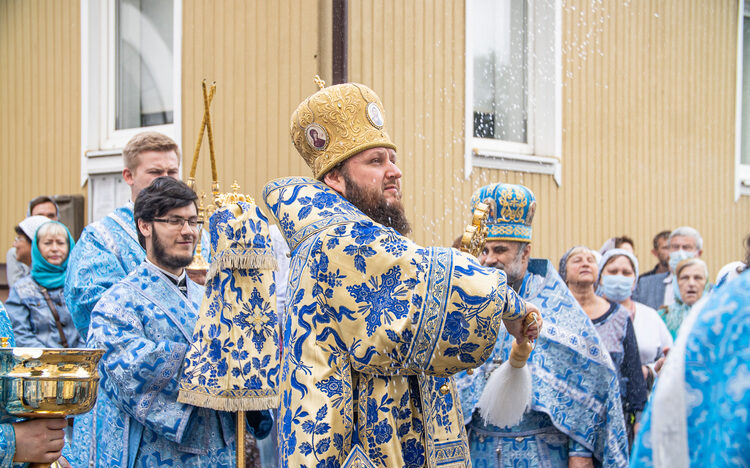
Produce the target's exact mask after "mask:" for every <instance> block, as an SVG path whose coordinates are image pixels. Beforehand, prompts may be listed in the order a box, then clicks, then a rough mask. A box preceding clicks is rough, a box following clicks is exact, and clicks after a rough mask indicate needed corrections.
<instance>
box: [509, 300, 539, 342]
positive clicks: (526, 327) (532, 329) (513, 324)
mask: <svg viewBox="0 0 750 468" xmlns="http://www.w3.org/2000/svg"><path fill="white" fill-rule="evenodd" d="M524 302H525V301H524ZM525 304H526V316H525V317H523V318H519V319H516V320H505V319H503V323H504V324H505V329H506V330H508V333H510V334H511V335H513V337H514V338H515V339H516V340H518V341H523V340H524V338H527V339H529V341H534V340H536V339H537V338H538V337H539V332H540V331H541V330H542V314H541V312H539V309H537V307H536V306H535V305H534V304H532V303H530V302H525Z"/></svg>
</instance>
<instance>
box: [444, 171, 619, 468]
mask: <svg viewBox="0 0 750 468" xmlns="http://www.w3.org/2000/svg"><path fill="white" fill-rule="evenodd" d="M479 202H483V203H486V204H488V205H489V206H490V216H489V219H488V227H489V235H488V236H487V243H486V245H485V249H484V252H483V253H482V254H481V255H480V257H479V260H480V263H482V265H486V266H491V267H494V268H498V269H501V270H503V271H504V272H505V274H506V275H507V277H508V285H510V286H511V287H513V289H515V290H516V291H517V292H518V294H519V296H521V298H522V299H524V300H526V301H528V302H531V303H532V304H534V305H536V306H537V307H538V308H539V310H540V311H541V312H542V315H543V316H544V319H545V328H544V329H543V330H542V333H541V334H540V335H539V339H538V340H537V342H536V348H535V350H534V351H533V352H532V354H531V359H530V360H529V364H528V366H529V369H530V371H531V375H532V389H533V391H532V400H531V407H530V409H528V410H527V411H526V413H525V414H524V415H523V417H522V419H521V421H520V422H518V423H517V424H516V425H515V426H513V427H502V428H501V427H495V426H493V425H491V424H488V423H485V422H484V421H483V420H482V418H481V417H480V415H479V411H478V409H477V403H478V401H479V397H480V395H481V394H482V391H483V390H484V389H485V385H486V384H487V380H488V378H489V376H490V374H491V373H492V372H493V371H494V370H495V369H496V368H497V367H498V366H499V364H500V363H501V362H503V361H504V360H507V359H508V354H509V352H510V348H511V344H512V341H513V337H512V336H510V335H509V334H508V333H507V332H505V330H501V332H500V334H499V335H498V340H497V343H496V345H495V349H494V351H493V353H492V356H491V357H490V359H489V360H488V361H487V362H486V363H485V364H484V365H482V366H481V367H480V368H478V369H476V370H475V371H474V372H472V373H471V374H469V373H466V372H464V373H462V374H459V377H458V378H457V386H458V388H459V394H460V397H461V405H462V408H463V415H464V418H465V422H466V424H467V429H468V433H469V448H470V451H471V461H472V466H474V467H475V468H490V467H517V466H545V467H559V468H563V467H565V468H567V467H592V466H594V465H595V464H596V465H598V466H612V467H615V466H623V465H626V464H627V460H628V455H627V436H626V433H625V424H624V421H623V417H622V409H621V407H620V396H619V387H618V383H617V374H616V373H615V370H614V368H613V367H612V363H611V361H610V359H609V355H608V353H607V351H606V349H604V348H603V347H602V345H601V343H600V339H599V337H598V335H597V333H596V330H595V329H594V326H593V324H592V323H591V321H590V320H589V319H588V317H587V316H586V314H585V313H584V312H583V310H581V308H580V306H579V305H578V303H577V302H576V301H575V299H574V298H573V296H572V295H571V294H570V291H569V290H568V288H567V287H566V286H565V284H564V283H563V281H562V280H561V278H560V276H559V275H558V274H557V272H556V271H555V269H554V268H553V267H552V265H551V264H550V262H549V261H548V260H544V259H531V258H530V255H531V233H532V229H531V222H532V219H533V217H534V212H535V211H536V201H535V198H534V195H533V193H532V192H531V191H530V190H529V189H528V188H526V187H524V186H522V185H510V184H492V185H487V186H485V187H482V188H480V189H479V190H478V191H477V192H476V193H475V194H474V196H473V197H472V206H476V204H477V203H479Z"/></svg>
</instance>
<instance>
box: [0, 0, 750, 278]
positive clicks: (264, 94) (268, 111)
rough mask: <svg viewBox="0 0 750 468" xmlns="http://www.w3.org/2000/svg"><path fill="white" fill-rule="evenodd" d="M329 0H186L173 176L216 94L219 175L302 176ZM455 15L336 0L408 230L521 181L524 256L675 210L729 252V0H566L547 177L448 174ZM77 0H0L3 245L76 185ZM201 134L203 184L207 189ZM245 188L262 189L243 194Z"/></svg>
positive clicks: (739, 228)
mask: <svg viewBox="0 0 750 468" xmlns="http://www.w3.org/2000/svg"><path fill="white" fill-rule="evenodd" d="M330 3H331V2H330V0H315V1H302V0H280V1H275V2H264V1H255V2H242V1H231V2H229V1H228V2H221V3H218V4H217V3H211V2H204V1H200V0H184V1H183V4H182V9H183V44H182V94H183V98H182V118H183V124H182V142H181V143H182V146H183V152H184V154H185V171H184V173H185V175H186V176H187V168H188V167H189V163H190V160H191V158H192V150H193V148H194V146H195V141H196V137H197V134H198V127H199V124H200V120H201V116H202V100H201V95H200V80H201V79H202V78H204V77H205V78H207V79H208V80H209V81H211V80H216V81H217V83H218V91H217V95H216V98H215V99H214V103H213V105H212V111H213V112H212V117H213V123H214V140H215V145H216V152H217V156H218V159H219V181H220V183H221V185H222V188H223V189H224V190H228V189H229V185H230V184H231V183H232V182H233V181H234V180H237V181H238V182H239V183H240V184H241V185H242V188H243V191H244V192H246V193H250V194H251V195H253V196H255V197H256V198H257V197H259V196H260V192H261V188H262V186H263V184H264V183H265V182H266V181H267V180H269V179H272V178H275V177H282V176H286V175H308V174H309V170H308V168H307V167H306V166H305V164H304V163H303V161H302V160H301V158H300V157H299V156H298V155H297V154H296V152H295V150H294V147H293V146H292V144H291V142H290V138H289V134H288V126H289V116H290V115H291V112H292V111H293V110H294V108H295V107H296V105H297V104H298V103H299V102H300V101H301V100H302V99H304V98H305V97H306V96H308V95H309V94H311V93H312V92H314V91H315V89H316V86H315V85H314V84H313V82H312V79H311V78H312V76H313V75H314V74H316V73H318V74H320V75H321V76H322V77H323V78H324V79H326V80H330V70H331V56H330V53H331V52H330V49H331V45H330V36H331V19H330V15H331V5H330ZM464 25H465V12H464V3H463V2H462V1H460V0H459V1H455V0H409V1H398V0H350V2H349V79H350V80H352V81H360V82H363V83H366V84H368V85H370V86H371V87H372V88H373V89H375V90H376V91H377V92H378V94H379V95H380V97H381V98H382V99H383V101H384V105H385V111H386V125H387V127H388V129H389V132H390V133H391V136H392V138H393V139H394V141H395V142H396V143H397V144H398V146H399V158H400V160H401V165H402V168H403V171H404V188H405V195H406V206H407V213H408V215H409V217H410V219H411V220H412V224H413V226H414V231H415V232H414V238H415V239H416V240H417V241H419V242H421V243H424V244H430V245H450V243H451V241H452V239H453V238H455V237H456V236H457V235H458V234H459V233H460V232H461V230H462V229H463V226H464V225H465V223H466V222H467V220H468V200H469V197H470V196H471V193H472V192H473V191H474V190H475V189H476V188H477V187H479V186H481V185H483V184H485V183H490V182H496V181H506V182H512V183H523V184H525V185H527V186H529V187H530V188H531V189H532V190H533V191H534V192H535V194H536V195H537V198H538V200H539V207H538V210H537V215H536V219H535V221H534V228H535V230H534V250H533V252H534V255H537V256H543V257H548V258H551V259H552V260H553V261H554V262H555V263H556V261H557V259H558V258H559V257H560V255H561V254H562V253H563V252H564V250H566V249H567V248H568V247H570V246H572V245H574V244H581V243H582V244H587V245H589V246H592V247H597V248H598V247H599V246H600V245H601V244H602V243H603V242H604V241H605V240H606V238H608V237H610V236H613V235H619V234H629V235H630V236H631V237H633V238H634V239H635V242H636V252H637V254H638V256H639V258H640V259H641V261H642V263H643V266H642V269H643V270H645V269H648V268H650V267H651V266H652V265H653V260H652V257H650V254H649V253H648V252H649V250H650V242H651V237H652V236H653V234H654V233H656V232H657V231H660V230H662V229H664V228H668V227H676V226H678V225H682V224H689V225H692V226H694V227H696V228H697V229H699V230H700V231H701V232H702V233H703V235H704V238H705V254H704V255H705V259H706V260H707V261H708V263H709V267H710V268H711V271H712V274H715V273H716V271H717V270H718V268H719V267H720V266H721V265H722V264H724V263H726V262H728V261H730V260H734V259H737V258H740V257H741V256H742V245H741V243H742V239H743V237H744V236H745V235H746V234H747V233H748V232H749V231H750V229H748V227H750V222H749V221H750V219H749V218H750V210H748V208H750V206H748V204H749V203H750V199H749V198H748V197H741V198H740V200H739V201H737V202H735V201H734V135H735V130H734V124H735V117H734V116H735V89H736V88H735V84H736V83H735V81H736V79H735V73H736V26H737V4H736V1H735V0H731V1H730V0H662V1H659V2H650V1H649V2H621V1H614V0H606V1H603V2H590V1H588V0H566V1H565V2H564V5H563V10H562V29H563V31H562V41H563V43H562V50H563V63H562V67H563V70H562V76H563V91H562V92H563V109H562V110H563V123H562V127H563V128H562V130H563V152H562V185H561V186H559V187H558V186H557V185H556V184H555V182H554V181H553V179H552V178H551V177H550V176H546V175H537V174H525V173H513V172H506V171H497V170H488V169H474V171H473V172H472V174H471V176H470V177H469V178H468V179H465V178H464V177H463V161H464V158H463V151H464V112H465V97H464V92H465V77H464V67H465V65H464V60H465V39H464V28H465V26H464ZM80 93H81V91H80V5H79V2H77V1H65V2H45V1H41V0H26V1H21V0H0V102H2V106H0V177H1V178H2V180H3V184H0V197H1V198H0V200H2V201H0V203H1V204H2V205H0V206H2V209H1V210H0V222H2V225H3V226H5V228H4V229H3V230H1V231H0V246H3V247H4V248H6V246H7V247H9V246H10V244H11V243H12V239H13V232H12V226H13V225H14V224H16V223H17V222H18V221H19V220H20V219H21V218H22V217H23V216H24V213H25V206H26V203H27V201H28V200H29V199H30V198H32V197H33V196H36V195H39V194H41V193H53V194H59V193H82V189H81V188H80V187H79V174H80V166H79V164H80V162H79V157H80V155H79V151H80ZM206 150H207V144H206V143H205V142H204V152H203V153H202V156H201V163H200V166H199V177H198V182H199V189H203V190H205V191H208V190H209V187H210V184H209V174H210V171H209V165H208V157H207V154H208V153H207V151H206ZM258 201H259V202H260V200H258Z"/></svg>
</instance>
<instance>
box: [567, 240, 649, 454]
mask: <svg viewBox="0 0 750 468" xmlns="http://www.w3.org/2000/svg"><path fill="white" fill-rule="evenodd" d="M560 274H561V276H562V278H563V280H564V281H565V283H566V284H567V285H568V288H570V292H571V293H573V296H574V297H575V298H576V300H577V301H578V303H579V304H580V305H581V307H582V308H583V310H584V312H586V315H588V316H589V318H590V319H591V321H592V322H593V323H594V326H595V327H596V330H597V332H599V336H600V337H601V339H602V342H603V343H604V346H605V347H606V348H607V351H609V355H610V357H611V358H612V361H613V362H614V364H615V369H616V370H617V375H618V378H619V380H620V393H621V396H622V410H623V414H624V416H625V425H626V427H627V430H628V442H629V443H631V444H632V442H633V435H634V432H635V430H636V427H635V426H636V422H637V420H638V419H639V418H640V413H641V411H643V408H644V407H645V406H646V399H647V396H648V390H647V388H646V381H645V380H644V378H643V372H642V370H641V359H640V356H639V354H638V343H637V341H636V338H635V331H634V330H633V323H632V322H631V320H630V314H629V313H628V310H627V309H626V308H624V307H623V306H621V305H620V304H618V303H617V302H610V301H608V300H606V299H604V298H603V297H600V296H597V295H596V292H595V287H596V283H597V279H598V276H599V269H598V266H597V263H596V257H595V256H594V254H593V252H592V251H591V250H590V249H589V248H587V247H583V246H579V247H573V248H572V249H570V250H569V251H568V252H567V253H566V254H565V255H564V256H563V258H562V259H561V260H560Z"/></svg>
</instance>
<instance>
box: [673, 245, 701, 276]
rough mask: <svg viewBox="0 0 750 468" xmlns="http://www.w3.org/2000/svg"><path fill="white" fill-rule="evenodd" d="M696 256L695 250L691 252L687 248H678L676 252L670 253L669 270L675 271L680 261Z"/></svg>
mask: <svg viewBox="0 0 750 468" xmlns="http://www.w3.org/2000/svg"><path fill="white" fill-rule="evenodd" d="M693 257H695V252H690V251H687V250H682V249H680V250H676V251H674V252H670V253H669V270H670V271H671V272H672V273H674V270H675V269H676V268H677V264H678V263H680V262H681V261H683V260H687V259H688V258H693Z"/></svg>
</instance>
